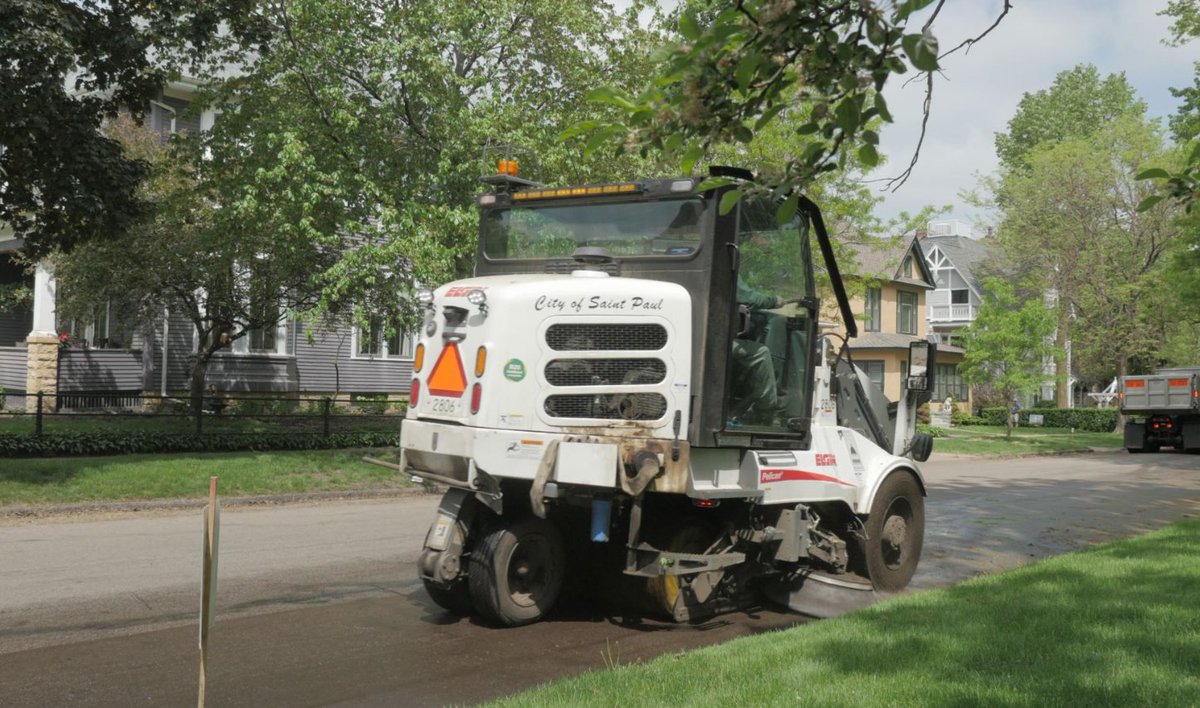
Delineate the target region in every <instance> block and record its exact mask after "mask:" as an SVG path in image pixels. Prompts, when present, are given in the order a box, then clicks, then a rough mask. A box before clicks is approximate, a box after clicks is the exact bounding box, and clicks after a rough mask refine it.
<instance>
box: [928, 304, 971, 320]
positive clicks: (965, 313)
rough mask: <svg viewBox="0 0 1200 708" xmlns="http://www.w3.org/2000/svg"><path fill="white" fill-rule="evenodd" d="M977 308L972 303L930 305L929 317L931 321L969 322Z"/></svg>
mask: <svg viewBox="0 0 1200 708" xmlns="http://www.w3.org/2000/svg"><path fill="white" fill-rule="evenodd" d="M978 310H979V308H977V307H975V306H974V305H930V306H929V319H930V320H931V321H933V322H971V321H972V320H974V319H975V315H976V314H978Z"/></svg>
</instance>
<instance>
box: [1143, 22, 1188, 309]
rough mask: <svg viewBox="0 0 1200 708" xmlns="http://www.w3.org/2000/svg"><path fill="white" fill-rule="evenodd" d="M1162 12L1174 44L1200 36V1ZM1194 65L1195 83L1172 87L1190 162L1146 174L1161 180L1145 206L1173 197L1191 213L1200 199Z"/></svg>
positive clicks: (1174, 125)
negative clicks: (1178, 104) (1157, 192)
mask: <svg viewBox="0 0 1200 708" xmlns="http://www.w3.org/2000/svg"><path fill="white" fill-rule="evenodd" d="M1159 14H1160V15H1166V16H1168V17H1170V18H1171V19H1172V24H1171V37H1170V39H1169V40H1168V41H1169V43H1170V44H1173V45H1175V46H1181V45H1184V44H1187V43H1188V42H1190V41H1192V40H1193V39H1195V38H1196V37H1197V36H1200V2H1197V0H1170V2H1168V3H1167V7H1166V9H1165V10H1163V11H1161V12H1160V13H1159ZM1193 66H1194V67H1195V71H1196V78H1195V79H1193V82H1192V85H1191V86H1188V87H1186V88H1172V89H1171V94H1172V95H1173V96H1175V97H1176V98H1182V99H1183V101H1182V103H1181V104H1180V106H1179V109H1178V110H1177V111H1176V113H1175V115H1173V116H1171V119H1170V122H1171V131H1172V132H1173V133H1174V135H1175V139H1176V140H1178V141H1179V144H1180V146H1181V147H1184V148H1185V150H1186V152H1187V156H1188V157H1187V161H1186V162H1185V163H1184V164H1183V165H1182V166H1179V167H1174V168H1168V169H1163V166H1161V165H1157V166H1154V167H1152V168H1151V169H1150V170H1148V171H1147V172H1146V173H1143V177H1144V178H1145V179H1158V180H1160V181H1159V182H1158V183H1157V185H1158V188H1159V194H1158V195H1156V197H1151V198H1147V199H1146V200H1144V201H1143V202H1142V208H1143V209H1149V208H1151V207H1153V206H1154V205H1155V204H1157V203H1158V200H1159V199H1162V198H1170V199H1173V200H1175V201H1176V202H1178V203H1179V204H1181V205H1182V206H1183V207H1184V209H1185V210H1186V211H1187V212H1188V213H1189V214H1190V213H1192V207H1194V206H1195V205H1196V201H1197V200H1198V199H1200V141H1198V140H1197V137H1198V136H1200V62H1197V63H1195V64H1193ZM1193 245H1196V242H1193ZM1191 281H1192V283H1193V286H1194V287H1197V288H1200V285H1195V283H1196V282H1197V281H1200V278H1195V277H1193V278H1192V279H1191Z"/></svg>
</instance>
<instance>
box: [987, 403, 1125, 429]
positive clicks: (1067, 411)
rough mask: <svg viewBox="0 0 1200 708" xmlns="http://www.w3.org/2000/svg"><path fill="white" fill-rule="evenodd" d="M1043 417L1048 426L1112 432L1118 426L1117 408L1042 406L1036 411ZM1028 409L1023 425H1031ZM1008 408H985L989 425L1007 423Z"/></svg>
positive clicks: (1022, 414) (1023, 411) (1021, 417)
mask: <svg viewBox="0 0 1200 708" xmlns="http://www.w3.org/2000/svg"><path fill="white" fill-rule="evenodd" d="M1034 412H1035V413H1037V414H1039V415H1041V416H1042V417H1043V421H1042V425H1044V426H1045V427H1047V428H1074V429H1075V430H1082V431H1086V432H1090V433H1111V432H1112V431H1113V429H1114V428H1116V427H1117V413H1118V411H1117V409H1116V408H1041V409H1037V410H1035V411H1034ZM1029 413H1030V411H1028V410H1024V409H1022V410H1021V414H1020V421H1021V425H1029ZM1008 415H1009V410H1008V409H1007V408H984V409H983V411H982V417H983V419H984V420H985V421H986V422H987V425H1006V424H1007V416H1008Z"/></svg>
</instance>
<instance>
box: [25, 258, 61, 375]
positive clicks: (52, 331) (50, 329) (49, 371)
mask: <svg viewBox="0 0 1200 708" xmlns="http://www.w3.org/2000/svg"><path fill="white" fill-rule="evenodd" d="M57 294H58V282H57V281H56V280H55V279H54V265H53V264H52V263H48V262H45V261H43V262H41V263H38V264H37V269H36V270H35V271H34V275H33V331H31V332H30V333H29V336H28V337H26V338H25V343H26V344H27V346H28V352H29V359H28V363H27V364H26V367H25V391H26V392H27V393H37V392H38V391H44V392H46V393H56V392H57V391H58V331H57V327H56V324H57V323H56V322H55V317H54V315H55V299H56V297H57Z"/></svg>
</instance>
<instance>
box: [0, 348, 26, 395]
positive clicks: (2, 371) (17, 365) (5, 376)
mask: <svg viewBox="0 0 1200 708" xmlns="http://www.w3.org/2000/svg"><path fill="white" fill-rule="evenodd" d="M28 361H29V351H28V350H27V349H26V348H25V347H24V346H19V347H0V386H3V387H4V390H5V392H7V393H12V392H14V391H24V390H25V367H26V366H27V364H28Z"/></svg>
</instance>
